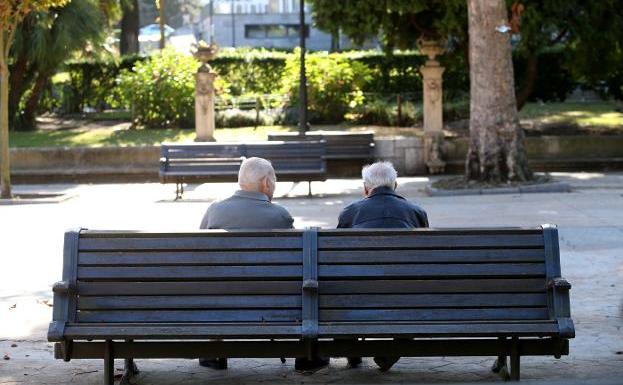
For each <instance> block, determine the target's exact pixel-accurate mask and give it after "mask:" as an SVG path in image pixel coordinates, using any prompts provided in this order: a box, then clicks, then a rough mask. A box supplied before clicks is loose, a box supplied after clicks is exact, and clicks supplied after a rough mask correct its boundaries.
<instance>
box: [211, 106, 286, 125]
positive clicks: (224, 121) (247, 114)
mask: <svg viewBox="0 0 623 385" xmlns="http://www.w3.org/2000/svg"><path fill="white" fill-rule="evenodd" d="M257 117H258V116H257V113H256V112H255V110H246V111H245V110H239V109H229V110H223V111H218V112H217V113H216V127H228V128H237V127H253V126H255V125H258V126H270V125H272V124H273V123H274V120H273V118H272V117H271V116H270V115H269V114H267V113H262V112H260V115H259V119H257ZM256 120H257V121H256Z"/></svg>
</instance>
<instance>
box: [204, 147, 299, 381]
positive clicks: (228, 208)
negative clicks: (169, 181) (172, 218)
mask: <svg viewBox="0 0 623 385" xmlns="http://www.w3.org/2000/svg"><path fill="white" fill-rule="evenodd" d="M276 184H277V177H276V175H275V170H274V169H273V166H272V164H270V162H269V161H268V160H266V159H262V158H248V159H245V160H244V161H243V162H242V164H241V165H240V170H239V171H238V185H239V186H240V190H238V191H236V192H235V193H234V195H232V196H231V197H229V198H227V199H225V200H222V201H220V202H216V203H213V204H211V205H210V207H209V208H208V211H207V212H206V213H205V215H204V217H203V220H202V221H201V226H200V228H202V229H225V230H234V229H291V228H293V226H292V223H293V222H294V219H292V216H291V215H290V213H288V210H286V209H285V208H283V207H281V206H279V205H277V204H274V203H272V199H273V194H274V192H275V186H276ZM199 364H200V365H201V366H205V367H209V368H213V369H227V359H226V358H200V359H199Z"/></svg>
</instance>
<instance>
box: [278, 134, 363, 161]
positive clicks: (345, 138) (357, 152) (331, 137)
mask: <svg viewBox="0 0 623 385" xmlns="http://www.w3.org/2000/svg"><path fill="white" fill-rule="evenodd" d="M268 140H281V141H301V140H311V141H319V140H324V141H325V142H326V143H327V151H326V154H325V156H324V158H325V159H327V160H363V161H371V160H373V159H374V134H373V133H353V132H340V133H313V132H312V133H307V134H305V136H300V135H299V134H297V133H280V134H268Z"/></svg>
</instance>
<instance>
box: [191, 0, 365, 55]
mask: <svg viewBox="0 0 623 385" xmlns="http://www.w3.org/2000/svg"><path fill="white" fill-rule="evenodd" d="M299 4H300V2H299V0H211V1H208V3H207V4H205V6H204V7H203V8H202V11H201V18H200V19H201V20H200V23H199V35H200V38H201V39H203V40H205V41H214V42H215V43H216V44H218V45H219V46H220V47H265V48H283V49H292V48H295V47H298V45H299V29H300V27H299ZM305 34H306V37H307V41H306V45H307V48H308V49H310V50H330V49H331V48H332V47H333V48H341V49H347V48H351V47H352V44H351V43H350V41H349V40H348V39H346V38H344V37H340V38H337V39H336V40H335V41H334V40H333V39H332V37H331V35H330V34H327V33H325V32H322V31H320V30H319V29H317V28H314V26H313V24H312V15H311V8H310V6H308V5H307V6H306V7H305ZM374 46H375V45H374V44H373V43H370V44H368V48H372V47H374Z"/></svg>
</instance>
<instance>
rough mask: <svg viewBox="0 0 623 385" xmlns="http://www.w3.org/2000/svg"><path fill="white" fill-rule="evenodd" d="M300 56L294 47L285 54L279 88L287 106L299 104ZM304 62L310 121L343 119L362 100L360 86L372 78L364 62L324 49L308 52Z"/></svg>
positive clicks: (337, 121) (325, 121)
mask: <svg viewBox="0 0 623 385" xmlns="http://www.w3.org/2000/svg"><path fill="white" fill-rule="evenodd" d="M299 59H300V58H299V53H298V50H297V51H296V52H295V53H294V55H292V56H290V57H289V58H288V61H287V62H286V68H285V72H284V74H283V79H282V92H283V93H285V94H287V95H288V97H289V102H288V105H287V108H290V109H296V108H298V105H299V68H300V60H299ZM306 63H307V66H306V75H307V99H308V106H309V121H310V122H312V123H339V122H342V121H343V120H344V115H345V114H346V112H348V111H349V109H352V108H355V107H356V106H357V105H360V104H361V103H363V101H364V96H363V92H362V87H363V85H364V84H365V83H366V82H368V81H370V78H371V72H370V70H369V69H368V67H367V66H366V65H365V64H362V63H360V62H356V61H351V60H349V59H348V58H347V57H346V56H345V55H341V54H326V53H317V54H311V55H308V56H307V59H306Z"/></svg>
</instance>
